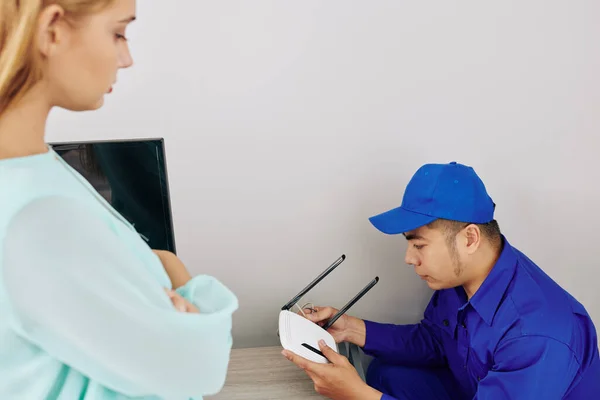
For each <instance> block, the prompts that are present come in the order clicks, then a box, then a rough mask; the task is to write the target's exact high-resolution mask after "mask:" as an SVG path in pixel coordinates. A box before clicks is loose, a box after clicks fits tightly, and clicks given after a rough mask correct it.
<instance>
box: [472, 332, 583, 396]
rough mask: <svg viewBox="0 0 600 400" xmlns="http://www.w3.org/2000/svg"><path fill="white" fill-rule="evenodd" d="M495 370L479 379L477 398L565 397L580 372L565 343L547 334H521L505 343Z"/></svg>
mask: <svg viewBox="0 0 600 400" xmlns="http://www.w3.org/2000/svg"><path fill="white" fill-rule="evenodd" d="M494 364H495V365H494V366H493V369H492V371H490V372H489V373H488V375H487V376H486V377H485V378H483V379H482V380H481V381H480V382H479V386H478V389H477V394H476V395H475V398H474V399H475V400H477V399H489V400H495V399H498V400H500V399H515V400H519V399H547V400H552V399H556V400H559V399H562V398H564V396H565V394H566V392H567V390H568V389H569V386H570V385H571V383H572V382H573V380H574V379H575V377H576V376H577V374H578V371H579V363H578V361H577V359H576V358H575V354H574V353H573V351H571V349H570V348H569V347H568V346H567V345H566V344H564V343H561V342H559V341H557V340H555V339H552V338H548V337H544V336H522V337H518V338H515V339H510V340H508V341H506V342H505V343H502V344H501V345H500V346H499V347H498V349H497V351H496V353H495V354H494Z"/></svg>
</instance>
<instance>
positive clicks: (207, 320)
mask: <svg viewBox="0 0 600 400" xmlns="http://www.w3.org/2000/svg"><path fill="white" fill-rule="evenodd" d="M111 229H112V228H111V226H110V225H109V224H107V222H106V221H104V220H102V219H101V218H100V217H99V216H96V215H95V214H93V213H92V212H90V211H89V210H88V209H86V206H85V205H83V204H80V203H78V202H76V201H74V200H67V199H64V198H48V199H44V200H38V201H36V202H34V203H32V204H30V205H28V206H26V207H25V208H24V209H23V210H22V211H21V212H20V213H19V214H18V215H17V216H15V218H14V219H13V221H12V222H11V224H10V226H9V228H8V231H7V236H6V237H5V239H4V249H3V250H4V251H3V260H2V268H3V271H2V272H3V274H4V280H5V283H6V290H7V293H8V300H9V302H10V305H11V306H12V309H13V311H14V316H15V317H14V318H13V320H12V327H13V329H14V330H15V331H16V333H17V334H20V335H21V336H23V337H24V338H25V339H26V340H29V341H30V342H32V343H34V344H35V345H37V346H39V347H40V348H41V349H43V350H44V351H46V352H47V353H48V354H50V355H52V356H54V357H55V358H57V359H58V360H60V361H61V362H63V363H65V364H67V365H69V366H70V367H72V368H74V369H76V370H79V371H80V372H81V373H83V374H84V375H86V376H88V377H90V379H92V380H94V381H96V382H98V383H100V384H102V385H104V386H106V387H107V388H109V389H112V390H114V391H116V392H119V393H121V394H124V395H128V396H132V397H133V396H144V395H154V396H159V397H161V398H169V399H178V398H186V399H187V398H190V397H201V396H205V395H210V394H214V393H217V392H218V391H220V389H221V388H222V386H223V384H224V381H225V378H226V374H227V367H228V363H229V355H230V350H231V346H232V338H231V327H232V314H233V313H234V311H235V310H236V309H237V308H238V302H237V298H236V297H235V295H234V294H233V293H232V292H231V291H229V290H228V289H227V288H226V287H225V286H224V285H223V284H221V283H220V282H219V281H218V280H216V279H214V278H212V277H210V276H198V277H196V278H193V279H192V280H191V281H189V282H188V284H187V285H185V286H184V287H181V288H179V289H178V290H179V291H180V293H181V294H183V295H184V296H185V297H186V298H188V299H190V300H191V301H192V302H193V303H195V304H196V305H198V306H199V307H200V310H201V314H186V313H180V312H177V311H176V310H175V308H174V307H173V305H172V303H171V301H170V299H169V298H168V296H167V295H166V293H165V292H164V288H163V287H161V286H160V284H159V283H158V282H157V280H156V279H155V278H154V277H153V276H152V275H151V274H150V273H148V270H147V268H145V266H144V265H143V264H142V262H141V260H140V259H139V258H138V257H136V255H135V254H132V252H130V251H129V249H128V248H127V247H125V246H124V245H123V244H122V243H121V242H120V240H119V237H118V236H117V235H115V234H114V233H113V232H112V230H111ZM149 251H150V250H149Z"/></svg>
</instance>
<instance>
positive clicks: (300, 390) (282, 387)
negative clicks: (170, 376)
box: [206, 346, 325, 400]
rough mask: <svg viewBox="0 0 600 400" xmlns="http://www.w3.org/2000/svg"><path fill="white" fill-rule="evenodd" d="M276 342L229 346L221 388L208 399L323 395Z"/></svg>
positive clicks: (292, 399) (267, 399)
mask: <svg viewBox="0 0 600 400" xmlns="http://www.w3.org/2000/svg"><path fill="white" fill-rule="evenodd" d="M281 350H283V349H282V348H281V347H280V346H274V347H257V348H250V349H233V350H232V352H231V359H230V362H229V370H228V373H227V380H226V381H225V386H224V387H223V390H221V392H220V393H219V394H218V395H216V396H208V397H206V399H210V400H283V399H285V400H305V399H325V397H323V396H321V395H319V394H318V393H317V392H315V389H314V386H313V382H312V380H311V379H310V378H309V377H308V376H307V375H306V373H305V372H304V371H302V370H301V369H300V368H298V367H297V366H296V365H295V364H293V363H292V362H290V361H288V360H287V359H286V358H285V357H284V356H283V355H281Z"/></svg>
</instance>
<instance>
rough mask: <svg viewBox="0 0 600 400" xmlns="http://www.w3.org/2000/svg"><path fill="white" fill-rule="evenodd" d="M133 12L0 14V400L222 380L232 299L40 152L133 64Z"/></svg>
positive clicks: (28, 2) (32, 5)
mask: <svg viewBox="0 0 600 400" xmlns="http://www.w3.org/2000/svg"><path fill="white" fill-rule="evenodd" d="M134 19H135V0H2V1H1V2H0V399H7V400H12V399H27V400H29V399H32V400H33V399H36V400H37V399H88V400H92V399H93V400H98V399H124V398H144V399H157V398H165V399H189V398H195V399H200V398H202V396H203V395H209V394H213V393H216V392H218V391H219V390H220V389H221V387H222V385H223V383H224V380H225V377H226V372H227V366H228V361H229V353H230V349H231V345H232V340H231V325H232V314H233V313H234V312H235V310H236V309H237V308H238V303H237V298H236V297H235V295H234V294H233V293H231V292H230V291H229V290H228V289H227V288H226V287H225V286H223V285H222V284H221V283H220V282H219V281H217V280H216V279H214V278H212V277H209V276H197V277H194V278H192V277H191V276H190V275H189V273H188V271H187V270H186V269H185V266H184V265H183V264H182V263H181V261H180V260H179V259H178V258H177V257H176V256H175V255H174V254H172V253H168V252H161V251H152V250H151V249H150V248H148V247H147V245H146V243H145V242H144V241H143V240H142V239H141V238H140V236H139V235H138V234H137V233H136V231H135V229H134V228H133V227H132V226H131V225H130V224H129V223H127V221H125V220H124V219H123V218H121V217H120V215H119V214H118V213H117V212H115V211H114V210H113V209H112V208H111V207H110V206H109V205H108V204H107V203H106V202H105V201H104V200H103V199H102V198H101V196H100V195H99V194H98V193H96V192H95V191H94V189H93V188H92V187H91V186H90V185H89V184H88V183H87V182H86V181H85V180H84V179H83V178H82V177H81V176H80V175H78V174H77V173H76V172H75V171H74V170H73V169H72V168H70V167H69V166H68V165H66V164H65V163H64V162H63V161H61V158H60V157H58V156H57V155H56V153H54V152H53V150H52V149H51V148H50V147H49V146H47V145H46V142H45V139H44V130H45V125H46V119H47V117H48V113H49V112H50V110H51V109H52V108H53V107H62V108H64V109H67V110H72V111H87V110H94V109H97V108H99V107H100V106H101V105H102V103H103V97H104V96H105V95H106V94H107V93H108V92H110V91H111V87H112V85H113V84H114V83H115V81H116V76H117V71H118V70H119V69H120V68H127V67H129V66H130V65H131V64H132V60H131V56H130V54H129V49H128V44H127V41H126V39H125V30H126V27H127V26H128V24H129V23H130V22H131V21H133V20H134Z"/></svg>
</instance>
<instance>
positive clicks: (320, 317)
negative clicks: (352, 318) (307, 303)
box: [306, 307, 335, 322]
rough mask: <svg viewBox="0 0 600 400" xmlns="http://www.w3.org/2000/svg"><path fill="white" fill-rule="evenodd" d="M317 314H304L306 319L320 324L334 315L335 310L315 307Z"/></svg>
mask: <svg viewBox="0 0 600 400" xmlns="http://www.w3.org/2000/svg"><path fill="white" fill-rule="evenodd" d="M315 309H316V310H317V312H313V313H310V314H306V316H307V317H308V319H310V320H311V321H313V322H321V321H325V320H328V319H330V318H331V317H333V316H334V315H335V310H334V309H333V308H331V307H315Z"/></svg>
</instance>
